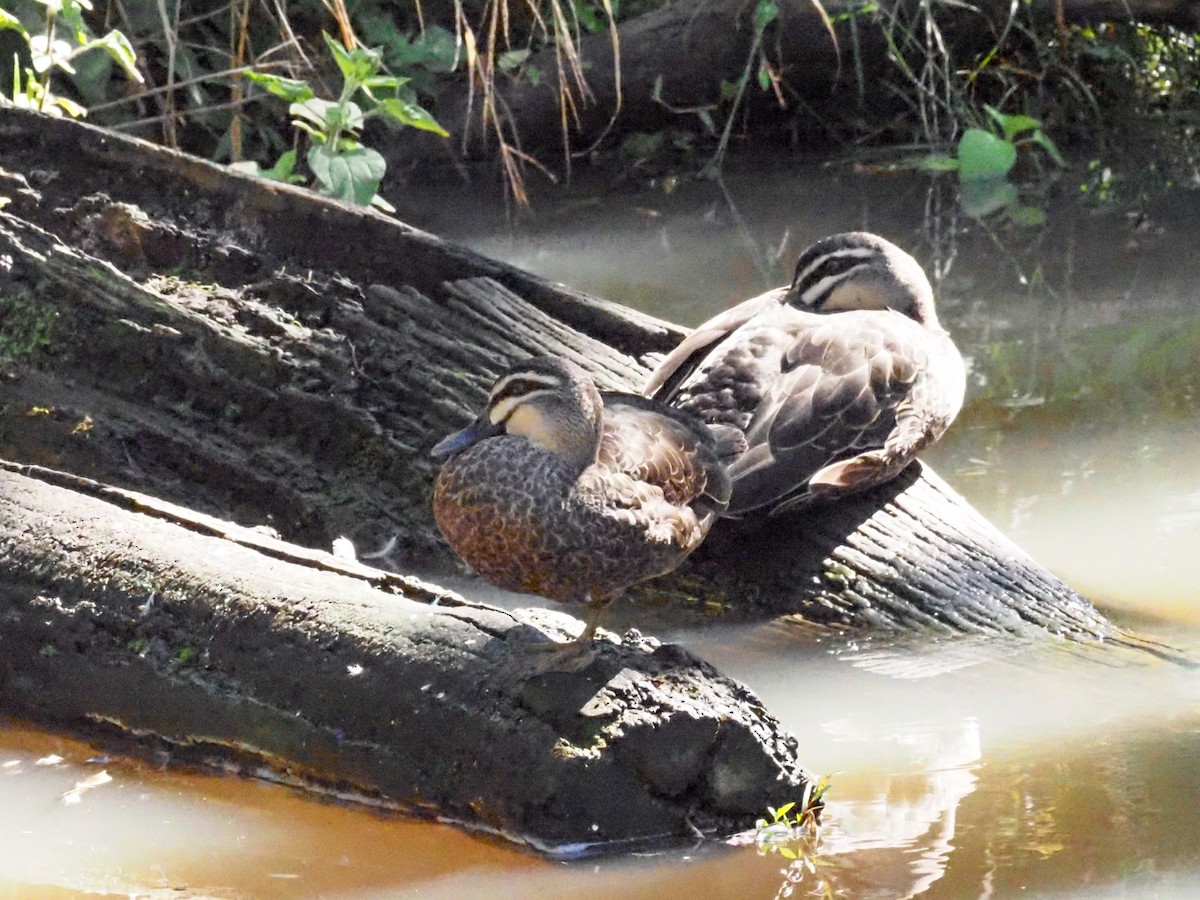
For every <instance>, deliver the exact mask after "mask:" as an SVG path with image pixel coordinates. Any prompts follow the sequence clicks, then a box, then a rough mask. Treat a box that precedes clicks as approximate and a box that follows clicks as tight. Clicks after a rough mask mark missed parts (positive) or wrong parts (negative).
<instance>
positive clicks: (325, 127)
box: [288, 97, 340, 132]
mask: <svg viewBox="0 0 1200 900" xmlns="http://www.w3.org/2000/svg"><path fill="white" fill-rule="evenodd" d="M336 110H337V104H336V103H334V102H333V101H332V100H322V99H321V98H320V97H310V98H309V99H307V100H304V101H302V102H300V103H293V104H292V105H291V106H289V107H288V112H289V113H290V114H291V116H292V118H294V119H301V120H304V121H306V122H308V123H309V124H311V125H315V126H316V127H317V128H320V129H321V130H322V131H325V132H328V131H332V130H333V129H332V123H331V121H330V120H331V118H339V119H340V116H338V115H337V114H336Z"/></svg>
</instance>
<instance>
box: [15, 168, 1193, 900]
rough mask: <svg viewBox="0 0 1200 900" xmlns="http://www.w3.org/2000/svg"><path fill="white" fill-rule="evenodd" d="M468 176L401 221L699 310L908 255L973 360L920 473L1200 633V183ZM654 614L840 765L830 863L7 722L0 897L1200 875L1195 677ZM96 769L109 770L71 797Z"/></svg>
mask: <svg viewBox="0 0 1200 900" xmlns="http://www.w3.org/2000/svg"><path fill="white" fill-rule="evenodd" d="M1067 193H1069V191H1067ZM479 196H480V194H479V192H473V191H466V192H464V194H463V196H461V197H455V198H452V199H450V200H448V199H447V197H446V196H445V194H444V193H442V194H439V195H437V196H432V195H431V196H428V197H423V196H421V193H420V191H418V190H415V189H414V191H413V192H412V196H411V197H410V198H409V202H410V203H411V204H412V206H411V208H410V209H407V210H406V209H401V216H402V217H404V218H406V219H407V220H409V221H411V222H413V223H414V224H417V225H420V226H422V227H426V228H428V229H430V230H432V231H435V232H437V233H440V234H444V235H446V236H449V237H453V238H456V239H458V240H461V241H463V242H465V243H467V244H469V245H471V246H473V247H475V248H477V249H479V250H481V251H482V252H484V253H487V254H489V255H493V256H498V257H501V258H505V259H509V260H511V261H513V262H515V263H516V264H518V265H521V266H523V267H525V268H528V269H531V270H533V271H535V272H539V273H541V274H544V275H546V276H548V277H550V278H553V279H555V280H560V281H564V282H567V283H569V284H571V285H573V286H575V287H578V288H581V289H583V290H586V291H590V292H593V293H597V294H601V295H603V296H607V297H610V298H612V299H615V300H619V301H622V302H626V303H629V304H630V305H634V306H638V307H640V308H643V309H646V310H647V311H650V312H653V313H655V314H657V315H661V316H663V317H665V318H670V319H674V320H676V321H680V322H684V323H688V324H695V323H697V322H699V321H701V320H702V319H704V318H705V317H707V316H708V315H710V314H712V313H713V312H715V311H717V310H718V309H721V308H724V307H725V306H726V305H728V304H729V303H731V302H733V301H736V300H740V299H743V298H745V297H747V296H750V295H752V294H754V293H757V292H759V291H761V290H763V289H765V288H767V287H772V286H774V285H776V284H779V283H782V282H784V281H786V280H787V279H788V277H789V275H790V271H789V270H790V264H791V262H792V261H794V259H795V257H796V255H797V254H798V253H799V251H800V250H801V249H802V248H803V247H804V246H805V245H806V244H807V243H808V242H809V241H811V240H813V239H815V238H817V237H820V236H822V235H824V234H828V233H831V232H834V231H840V230H846V229H849V228H869V229H871V230H875V231H878V232H880V233H882V234H885V235H887V236H888V237H891V238H892V239H893V240H896V241H897V242H898V243H900V244H901V245H903V246H907V247H910V248H912V249H913V250H914V252H915V254H916V255H917V256H918V258H919V259H921V261H922V262H923V263H925V264H926V266H927V268H929V269H930V271H931V272H932V274H933V275H934V276H935V281H936V282H937V288H938V293H939V304H940V307H939V308H940V310H941V312H942V317H943V319H944V321H945V323H946V324H947V326H948V327H949V328H950V330H951V331H952V332H953V333H954V334H955V336H956V338H957V339H958V340H959V342H960V345H961V346H962V347H963V348H964V352H965V354H966V355H967V356H968V357H969V358H970V360H971V364H972V384H971V389H970V396H969V400H968V408H967V409H966V410H965V411H964V414H963V416H962V418H961V419H960V421H959V422H958V423H957V424H956V426H955V427H954V428H953V429H951V432H950V434H949V435H948V436H947V437H946V438H945V439H944V440H943V442H942V444H941V445H940V446H938V447H937V448H935V451H934V452H933V453H931V454H930V455H929V459H930V461H931V462H932V463H933V465H934V466H935V468H937V469H938V471H939V472H941V474H942V475H943V476H944V477H946V478H947V479H948V480H949V481H950V482H951V483H952V484H953V485H954V486H955V487H956V488H957V489H958V490H959V491H960V492H962V493H963V494H964V495H965V496H967V497H968V498H969V499H970V500H971V501H972V502H973V503H974V504H975V505H976V506H977V507H978V508H979V509H980V510H981V511H982V512H983V513H984V514H985V515H987V516H988V517H989V518H991V519H992V521H994V522H995V523H996V524H997V525H999V526H1000V527H1001V528H1002V529H1004V530H1005V531H1006V532H1007V533H1008V534H1009V535H1010V536H1012V537H1013V538H1014V539H1015V540H1016V541H1017V542H1018V543H1019V544H1021V545H1022V546H1023V547H1025V548H1026V549H1027V550H1028V551H1030V552H1031V553H1032V554H1033V555H1034V556H1035V557H1037V558H1038V559H1039V560H1041V561H1042V562H1043V563H1045V564H1047V565H1048V566H1049V567H1050V568H1051V569H1053V570H1054V571H1055V572H1057V573H1058V574H1059V575H1061V576H1062V577H1064V578H1065V579H1066V580H1067V581H1068V582H1069V583H1070V584H1072V585H1073V586H1074V587H1076V588H1077V589H1079V590H1081V591H1082V592H1083V593H1085V594H1086V595H1088V596H1090V597H1092V598H1093V599H1094V600H1096V601H1097V602H1098V603H1099V604H1101V605H1102V606H1103V607H1104V608H1105V609H1106V610H1108V611H1109V612H1110V614H1112V615H1113V616H1114V617H1115V618H1117V619H1118V621H1120V622H1122V623H1123V624H1127V625H1129V626H1130V627H1133V628H1136V629H1138V630H1140V631H1142V632H1144V633H1149V634H1153V635H1155V636H1156V637H1159V638H1161V639H1163V640H1166V641H1168V642H1170V643H1172V644H1174V645H1175V646H1177V647H1181V648H1185V649H1189V650H1191V651H1192V652H1193V653H1195V654H1197V655H1200V552H1198V551H1197V548H1200V453H1198V452H1197V448H1198V447H1200V417H1198V413H1200V391H1198V390H1197V386H1198V385H1197V383H1198V382H1200V372H1198V371H1197V370H1198V369H1200V367H1198V366H1197V364H1196V363H1195V359H1196V356H1197V353H1198V352H1200V253H1197V252H1196V251H1197V249H1200V248H1198V247H1197V246H1196V244H1195V234H1196V233H1197V232H1196V230H1195V222H1196V219H1197V218H1200V200H1191V199H1188V198H1183V199H1182V200H1180V199H1179V198H1175V199H1174V200H1173V201H1172V204H1171V210H1170V213H1169V214H1168V213H1166V212H1163V213H1162V215H1161V218H1156V216H1155V214H1154V211H1151V212H1152V214H1151V215H1150V216H1149V217H1146V216H1142V217H1139V218H1137V219H1134V218H1132V217H1131V218H1126V217H1123V216H1120V215H1116V214H1113V213H1111V212H1110V213H1107V214H1106V213H1103V212H1102V213H1100V214H1096V213H1091V212H1086V211H1080V210H1078V209H1077V208H1071V207H1068V206H1065V205H1064V206H1063V207H1062V209H1061V210H1051V218H1050V226H1049V229H1048V230H1047V231H1046V232H1044V233H1043V234H1042V235H1040V236H1038V235H1033V234H1031V233H1025V232H1018V231H1010V230H1006V229H1003V228H999V229H997V230H995V231H992V232H989V231H987V230H985V229H982V228H981V227H980V226H978V225H976V224H973V223H970V222H969V221H965V220H962V221H960V220H957V219H955V217H954V215H953V213H952V212H951V211H949V210H950V208H951V207H950V205H949V204H947V203H946V202H945V201H944V199H943V198H941V197H940V196H938V195H936V194H935V195H931V193H930V190H929V183H928V182H927V181H925V180H922V179H900V178H894V177H884V178H880V177H878V176H876V177H866V176H861V175H857V174H855V173H852V172H849V171H836V170H835V171H830V170H821V169H808V170H798V169H796V168H795V167H792V168H791V169H790V170H789V169H788V168H786V167H779V168H776V169H773V170H772V171H767V172H764V171H758V172H754V173H745V174H742V175H738V176H731V177H730V178H729V179H728V181H727V185H726V188H725V190H720V189H718V188H717V187H716V186H713V185H710V184H702V185H686V184H685V185H683V186H682V187H680V188H679V189H678V190H676V191H674V192H673V193H671V194H667V193H665V192H664V191H662V190H661V189H658V188H656V187H654V186H646V187H645V188H643V189H640V190H636V191H635V190H631V189H625V190H624V191H622V192H621V193H620V194H618V195H613V194H608V195H604V196H603V198H602V199H596V196H597V190H596V188H595V186H591V187H589V188H588V189H587V190H586V191H584V190H580V191H577V192H575V193H574V194H573V195H572V196H571V197H568V198H566V199H562V198H561V197H560V198H558V199H555V200H550V199H546V200H543V201H542V202H541V205H540V206H539V209H538V213H537V216H536V217H535V218H526V219H524V220H523V221H519V222H516V223H509V222H506V221H505V219H504V217H503V215H502V214H498V213H497V212H496V211H495V209H494V208H493V207H489V206H487V205H484V204H483V202H482V201H481V200H479ZM476 203H479V204H480V205H478V206H475V205H474V204H476ZM456 586H459V585H456ZM466 589H467V590H468V591H469V592H471V593H473V594H474V595H475V596H479V597H481V598H482V599H489V600H493V601H496V602H504V603H525V602H527V601H526V599H525V598H513V597H498V596H497V595H496V594H495V592H492V591H489V590H487V589H486V588H484V587H482V586H480V585H478V584H468V585H467V586H466ZM663 636H664V637H669V638H673V639H678V640H681V641H683V642H685V643H686V644H688V645H689V646H690V647H692V648H693V649H694V650H696V651H697V652H699V653H700V654H701V655H702V656H704V657H705V658H707V659H709V660H711V661H712V662H713V663H715V664H716V665H717V666H719V667H720V668H722V669H723V670H724V671H726V672H727V673H729V674H730V675H733V676H734V677H737V678H739V679H741V680H743V681H744V682H746V683H747V684H748V685H750V687H752V688H753V689H754V690H755V691H757V692H758V693H759V694H760V695H761V696H762V698H763V699H764V700H765V702H766V704H767V706H768V707H769V708H770V709H771V710H772V711H773V712H775V714H776V715H778V716H779V717H780V718H781V719H782V720H783V721H784V723H785V725H786V726H787V727H788V728H790V729H791V730H792V731H793V732H795V733H796V734H797V736H798V737H799V740H800V745H801V747H802V748H803V753H802V756H803V759H804V761H805V763H806V764H807V765H808V766H809V767H810V768H812V769H813V770H815V771H817V772H822V773H824V772H829V773H835V775H834V781H833V788H832V790H831V792H830V794H829V807H828V810H827V816H826V822H827V825H826V828H825V829H824V835H823V844H822V846H821V848H820V855H819V858H818V865H817V872H816V873H815V874H814V873H808V872H804V871H803V870H802V869H801V868H800V867H799V866H798V865H797V864H794V863H791V862H789V861H788V860H787V859H785V858H783V857H780V856H777V855H769V854H768V855H762V854H760V853H759V852H758V851H757V850H756V849H755V847H754V846H752V845H751V846H741V847H734V848H726V847H709V846H702V847H698V848H682V849H678V850H674V851H666V852H662V853H658V854H651V855H639V856H631V857H623V858H617V859H604V860H600V861H596V860H589V861H585V862H575V863H559V862H550V861H546V860H542V859H538V858H534V857H531V856H529V855H526V854H524V853H522V852H519V851H517V850H515V849H513V848H511V847H508V846H505V845H499V844H497V843H495V842H492V841H489V840H485V839H482V838H477V837H472V836H468V835H464V834H462V833H461V832H458V831H456V830H454V829H451V828H448V827H445V826H440V825H435V824H427V823H413V822H406V821H398V820H396V819H394V818H387V817H381V816H378V815H375V814H373V813H371V812H369V811H364V810H361V809H352V808H344V807H341V806H337V805H334V804H331V803H324V802H319V801H316V800H312V799H309V798H306V797H303V796H299V795H297V794H295V793H293V792H291V791H289V790H287V789H285V788H281V787H277V786H272V785H266V784H261V783H258V782H253V781H248V780H240V779H232V778H221V777H215V776H202V775H182V774H179V773H175V772H166V771H163V770H161V769H159V768H156V767H154V766H152V765H149V764H147V763H144V762H134V761H130V760H126V759H124V758H112V759H107V758H102V759H100V760H99V761H95V760H94V759H93V758H94V757H96V756H97V755H98V754H101V753H102V752H103V751H102V750H100V749H98V748H94V747H88V746H86V745H83V744H79V743H76V742H73V741H70V740H67V739H64V738H62V737H59V736H55V735H50V734H46V733H43V732H39V731H36V730H31V729H28V728H25V727H23V726H21V725H19V724H18V723H2V722H0V898H10V897H20V898H26V897H67V896H76V895H78V894H81V893H93V894H110V895H117V896H126V895H135V896H161V897H166V896H170V897H189V896H190V897H200V896H213V897H241V896H245V897H297V896H325V897H345V898H368V897H392V896H421V897H447V898H453V897H465V896H478V895H480V894H484V893H486V894H488V895H490V896H492V897H497V898H498V897H597V898H601V897H612V896H616V895H620V896H625V897H638V898H641V897H646V898H651V897H652V898H655V900H666V898H671V897H680V898H683V897H686V898H704V897H734V896H736V897H764V898H771V897H776V896H786V895H788V893H789V891H794V894H793V895H795V896H799V895H802V894H803V893H804V892H805V891H806V890H808V889H809V888H810V887H817V886H820V885H822V884H828V885H829V886H830V887H831V888H832V889H834V890H837V891H842V892H843V893H844V895H846V896H850V897H880V898H884V897H902V896H911V895H914V894H921V895H922V896H925V897H946V898H956V897H1005V896H1016V895H1022V896H1055V897H1075V896H1078V897H1096V896H1101V897H1143V896H1155V897H1181V898H1182V897H1192V896H1198V895H1200V674H1198V673H1197V672H1195V671H1189V670H1185V669H1182V668H1179V667H1177V666H1174V665H1169V664H1162V663H1154V662H1152V661H1149V660H1130V659H1126V658H1121V659H1117V658H1115V657H1114V656H1113V655H1112V654H1107V653H1100V654H1095V653H1091V654H1089V653H1079V652H1074V651H1070V650H1068V649H1066V648H1061V647H1015V646H1009V645H1005V646H1001V645H997V644H994V643H991V642H988V641H982V640H979V639H971V640H967V639H963V640H959V641H953V640H952V641H942V642H940V643H938V644H937V645H935V646H928V645H924V646H919V647H915V648H913V647H909V648H904V647H896V646H891V647H889V646H879V645H876V644H874V643H872V642H865V643H863V644H861V645H859V646H856V647H849V648H847V647H842V648H839V649H840V652H839V653H837V654H834V653H830V652H829V651H828V649H827V648H825V647H823V646H813V645H811V644H805V643H801V642H800V641H799V640H798V639H797V636H796V635H795V634H794V633H792V632H791V631H790V630H789V627H788V626H787V625H786V623H779V624H767V625H761V626H757V627H737V628H732V627H720V628H710V629H706V630H703V631H693V632H680V633H677V634H664V635H663ZM51 754H54V755H57V756H60V757H62V760H61V761H59V762H53V761H48V760H46V759H45V758H46V757H48V756H50V755H51ZM89 759H93V761H91V762H89V761H88V760H89ZM39 760H41V761H42V762H43V763H45V764H42V765H39V764H38V761H39ZM99 771H105V772H107V773H108V774H109V775H111V776H112V779H113V780H112V781H111V782H108V783H105V784H101V785H99V786H97V787H95V788H93V789H92V790H90V791H87V792H85V793H83V794H82V795H81V798H80V802H79V803H76V804H70V805H65V804H63V802H62V801H61V799H60V797H61V795H62V794H63V793H64V792H66V791H68V790H70V789H71V788H72V786H74V785H75V784H76V783H77V782H79V781H83V780H85V779H87V778H88V777H89V776H94V775H95V774H96V773H97V772H99ZM787 799H792V798H785V797H781V798H780V802H783V801H785V800H787ZM801 876H803V877H801Z"/></svg>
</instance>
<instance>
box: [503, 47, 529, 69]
mask: <svg viewBox="0 0 1200 900" xmlns="http://www.w3.org/2000/svg"><path fill="white" fill-rule="evenodd" d="M527 59H529V48H528V47H523V48H521V49H519V50H508V51H506V52H504V53H501V54H500V56H499V57H498V58H497V59H496V65H497V66H499V67H500V71H501V72H504V73H505V74H512V73H513V72H515V71H516V70H517V69H519V68H520V67H521V64H522V63H524V62H525V60H527Z"/></svg>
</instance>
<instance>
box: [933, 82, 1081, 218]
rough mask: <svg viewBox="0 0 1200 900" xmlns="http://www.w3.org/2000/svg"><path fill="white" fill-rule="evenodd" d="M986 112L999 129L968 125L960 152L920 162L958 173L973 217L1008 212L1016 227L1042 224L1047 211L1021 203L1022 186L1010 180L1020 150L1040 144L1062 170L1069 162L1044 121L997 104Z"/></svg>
mask: <svg viewBox="0 0 1200 900" xmlns="http://www.w3.org/2000/svg"><path fill="white" fill-rule="evenodd" d="M984 110H985V111H986V112H987V114H988V116H989V117H990V119H991V120H992V123H993V125H994V127H995V128H996V129H997V130H998V132H999V133H995V132H992V131H987V130H985V129H983V128H968V129H966V130H965V131H964V132H963V134H962V137H960V138H959V140H958V145H957V148H956V151H957V152H956V154H955V155H954V156H947V155H945V154H931V155H929V156H926V157H924V158H922V159H920V160H918V162H917V166H918V168H921V169H923V170H925V171H927V172H935V173H936V172H957V173H958V180H959V191H960V199H961V203H962V208H963V210H964V211H965V212H966V213H967V214H968V215H970V216H974V217H975V218H977V219H982V218H984V217H986V216H989V215H991V214H992V213H996V212H1001V211H1003V212H1004V213H1005V215H1006V216H1007V217H1008V219H1009V221H1011V222H1013V223H1014V224H1016V225H1020V226H1023V227H1034V226H1037V225H1041V224H1042V223H1043V222H1044V221H1045V218H1046V216H1045V213H1044V212H1043V211H1042V210H1041V209H1040V208H1039V207H1036V206H1029V205H1026V204H1023V203H1021V202H1020V194H1019V192H1018V190H1017V187H1016V185H1014V184H1013V183H1012V182H1011V181H1009V180H1008V179H1009V175H1010V174H1011V173H1012V171H1013V169H1014V167H1015V166H1016V165H1017V158H1018V151H1019V150H1020V149H1022V148H1037V149H1039V150H1040V151H1042V152H1044V153H1045V155H1046V156H1047V157H1049V159H1050V160H1051V162H1053V163H1054V164H1055V165H1056V166H1058V167H1060V168H1061V167H1065V166H1066V162H1065V161H1064V160H1063V157H1062V154H1060V153H1059V152H1058V147H1056V146H1055V145H1054V142H1053V141H1051V140H1050V138H1049V137H1047V136H1046V133H1045V132H1044V131H1043V130H1042V123H1041V122H1040V121H1039V120H1038V119H1035V118H1033V117H1032V116H1026V115H1021V114H1017V115H1008V114H1006V113H1002V112H1000V110H998V109H996V108H995V107H993V106H985V107H984Z"/></svg>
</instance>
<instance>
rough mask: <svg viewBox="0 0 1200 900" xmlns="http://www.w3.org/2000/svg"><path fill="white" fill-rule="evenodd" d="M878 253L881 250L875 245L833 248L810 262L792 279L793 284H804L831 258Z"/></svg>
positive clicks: (860, 257) (865, 257)
mask: <svg viewBox="0 0 1200 900" xmlns="http://www.w3.org/2000/svg"><path fill="white" fill-rule="evenodd" d="M878 254H879V251H878V250H877V249H875V248H874V247H843V248H842V249H840V250H832V251H830V252H829V253H825V254H823V255H821V256H818V257H817V258H816V259H814V260H813V261H812V262H810V263H809V264H808V268H806V269H805V270H804V271H803V272H797V273H796V277H795V278H793V279H792V284H803V283H804V282H805V281H807V280H808V279H809V278H811V277H812V274H813V272H815V271H816V270H817V269H819V268H821V266H823V265H826V264H827V263H828V262H829V261H830V260H835V259H870V258H871V257H873V256H877V255H878ZM851 271H853V270H851Z"/></svg>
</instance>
